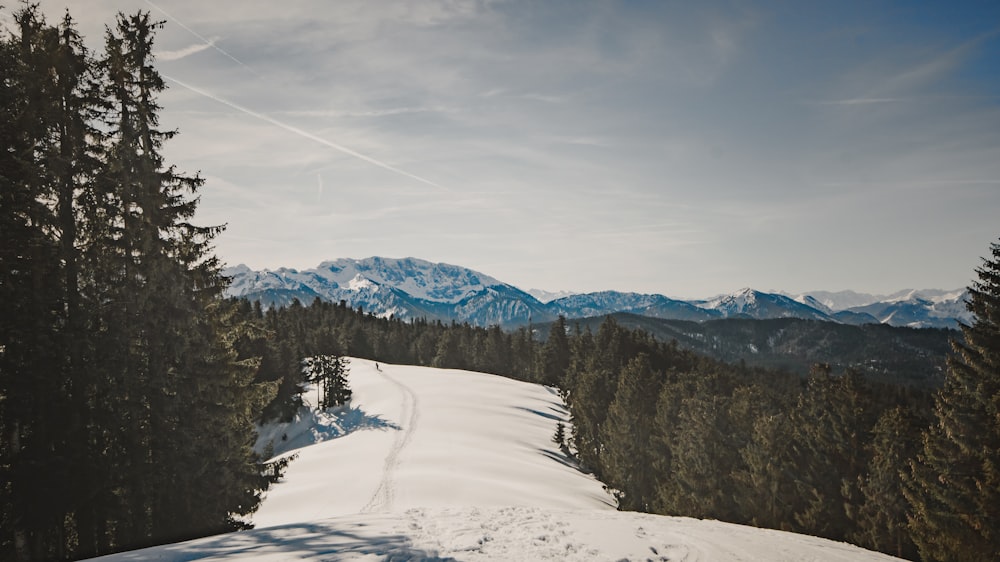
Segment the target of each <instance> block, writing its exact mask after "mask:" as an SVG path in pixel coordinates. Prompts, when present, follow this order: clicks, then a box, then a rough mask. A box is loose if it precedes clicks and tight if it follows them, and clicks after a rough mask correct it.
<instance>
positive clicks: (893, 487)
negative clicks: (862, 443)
mask: <svg viewBox="0 0 1000 562" xmlns="http://www.w3.org/2000/svg"><path fill="white" fill-rule="evenodd" d="M922 421H923V420H920V419H919V418H916V417H915V416H914V415H913V414H912V413H911V412H909V411H908V410H906V409H905V408H902V407H896V408H893V409H891V410H888V411H886V412H885V413H884V414H882V417H881V418H879V421H878V423H877V424H875V428H874V429H873V430H872V439H871V442H870V444H869V447H868V448H869V451H870V454H871V460H870V461H869V463H868V470H867V473H866V474H864V475H863V476H860V477H859V480H858V491H859V492H860V494H861V498H860V499H861V501H860V503H854V504H851V505H855V506H856V507H855V508H854V509H852V511H851V513H850V515H851V517H852V518H853V519H854V520H855V521H856V522H857V530H856V531H855V532H854V533H852V535H851V537H850V538H851V540H852V541H853V542H855V543H856V544H859V545H861V546H863V547H865V548H869V549H872V550H877V551H880V552H887V553H889V554H892V555H894V556H898V557H900V558H911V559H912V558H914V557H915V556H916V547H915V546H914V544H913V541H912V540H911V539H910V532H909V529H908V528H907V525H906V516H907V513H908V512H909V504H908V503H907V502H906V498H905V497H904V495H903V472H904V470H907V469H908V466H907V463H908V462H909V460H910V459H912V458H914V456H915V455H916V452H917V446H918V444H919V436H920V428H921V427H922V426H926V424H925V423H922Z"/></svg>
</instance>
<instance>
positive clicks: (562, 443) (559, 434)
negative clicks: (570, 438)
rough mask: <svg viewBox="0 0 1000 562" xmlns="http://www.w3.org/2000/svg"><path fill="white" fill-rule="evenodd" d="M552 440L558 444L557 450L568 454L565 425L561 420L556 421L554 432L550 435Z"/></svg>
mask: <svg viewBox="0 0 1000 562" xmlns="http://www.w3.org/2000/svg"><path fill="white" fill-rule="evenodd" d="M552 442H553V443H555V444H556V445H559V450H560V451H562V452H563V454H569V447H568V446H567V445H566V426H565V425H564V424H563V422H561V421H560V422H556V433H555V435H553V436H552Z"/></svg>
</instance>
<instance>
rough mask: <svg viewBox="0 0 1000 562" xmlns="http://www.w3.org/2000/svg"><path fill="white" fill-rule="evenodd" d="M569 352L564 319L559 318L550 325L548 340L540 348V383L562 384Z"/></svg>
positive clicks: (562, 317)
mask: <svg viewBox="0 0 1000 562" xmlns="http://www.w3.org/2000/svg"><path fill="white" fill-rule="evenodd" d="M569 363H570V350H569V339H568V338H567V337H566V318H565V317H564V316H561V315H560V316H559V318H558V319H557V320H556V321H555V322H553V323H552V327H551V329H549V339H548V340H546V342H545V345H544V346H542V351H541V366H540V368H539V372H540V374H541V381H540V382H541V383H542V384H545V385H549V386H560V385H562V384H564V382H563V379H565V377H566V369H568V368H569Z"/></svg>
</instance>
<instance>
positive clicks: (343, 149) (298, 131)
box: [163, 74, 447, 191]
mask: <svg viewBox="0 0 1000 562" xmlns="http://www.w3.org/2000/svg"><path fill="white" fill-rule="evenodd" d="M163 77H164V78H166V79H167V80H170V81H171V82H173V83H175V84H177V85H178V86H181V87H182V88H186V89H188V90H191V91H192V92H195V93H196V94H200V95H202V96H205V97H206V98H209V99H212V100H215V101H217V102H219V103H221V104H223V105H226V106H229V107H231V108H233V109H235V110H237V111H240V112H243V113H245V114H247V115H249V116H251V117H256V118H257V119H260V120H262V121H266V122H268V123H270V124H272V125H274V126H276V127H279V128H281V129H284V130H286V131H288V132H290V133H293V134H296V135H298V136H300V137H302V138H305V139H308V140H311V141H313V142H317V143H319V144H322V145H323V146H327V147H329V148H332V149H334V150H336V151H338V152H342V153H344V154H347V155H349V156H353V157H355V158H357V159H359V160H364V161H365V162H368V163H369V164H372V165H375V166H378V167H379V168H382V169H385V170H388V171H390V172H393V173H396V174H399V175H401V176H405V177H408V178H410V179H413V180H416V181H419V182H421V183H425V184H427V185H430V186H432V187H436V188H438V189H442V190H445V191H447V188H445V187H444V186H442V185H440V184H437V183H435V182H433V181H431V180H429V179H426V178H422V177H420V176H418V175H416V174H411V173H410V172H407V171H405V170H401V169H399V168H397V167H395V166H391V165H389V164H386V163H385V162H382V161H381V160H377V159H375V158H372V157H371V156H366V155H364V154H361V153H360V152H357V151H354V150H351V149H350V148H347V147H346V146H342V145H339V144H337V143H335V142H331V141H328V140H326V139H324V138H322V137H318V136H316V135H314V134H312V133H310V132H308V131H303V130H302V129H299V128H298V127H293V126H292V125H289V124H287V123H284V122H282V121H279V120H277V119H275V118H273V117H269V116H267V115H264V114H263V113H259V112H256V111H254V110H252V109H247V108H246V107H243V106H241V105H238V104H236V103H233V102H231V101H229V100H227V99H224V98H221V97H219V96H216V95H215V94H211V93H209V92H206V91H205V90H202V89H200V88H196V87H194V86H192V85H190V84H187V83H185V82H182V81H180V80H178V79H176V78H172V77H170V76H167V75H166V74H164V75H163Z"/></svg>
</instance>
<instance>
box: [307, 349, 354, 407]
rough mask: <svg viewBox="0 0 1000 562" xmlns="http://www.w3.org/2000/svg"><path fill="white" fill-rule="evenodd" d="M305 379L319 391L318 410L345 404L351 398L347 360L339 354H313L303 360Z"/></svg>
mask: <svg viewBox="0 0 1000 562" xmlns="http://www.w3.org/2000/svg"><path fill="white" fill-rule="evenodd" d="M302 363H303V366H302V368H303V370H304V371H305V375H306V381H307V382H310V383H313V384H315V385H316V388H317V392H319V393H320V400H319V402H318V403H317V407H318V408H319V409H320V410H325V409H327V408H333V407H336V406H340V405H342V404H345V403H346V402H347V401H348V400H350V399H351V388H350V386H348V384H347V374H348V368H347V365H348V360H347V358H346V357H341V356H339V355H314V356H312V357H307V358H306V359H304V360H303V362H302Z"/></svg>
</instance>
